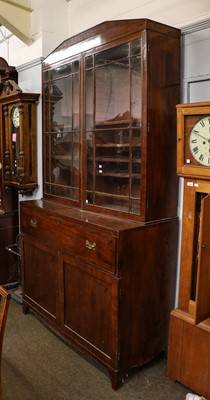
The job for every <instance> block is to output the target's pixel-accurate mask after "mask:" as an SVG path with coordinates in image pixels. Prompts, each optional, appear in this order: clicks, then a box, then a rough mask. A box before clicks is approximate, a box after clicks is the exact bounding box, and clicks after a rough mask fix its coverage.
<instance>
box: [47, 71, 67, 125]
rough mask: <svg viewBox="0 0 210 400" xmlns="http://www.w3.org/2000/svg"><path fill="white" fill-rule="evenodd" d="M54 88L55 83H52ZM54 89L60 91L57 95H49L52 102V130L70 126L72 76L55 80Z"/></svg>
mask: <svg viewBox="0 0 210 400" xmlns="http://www.w3.org/2000/svg"><path fill="white" fill-rule="evenodd" d="M53 86H54V88H55V85H53ZM56 89H57V91H59V92H60V95H59V97H57V98H55V97H54V96H53V94H51V95H50V102H52V103H53V113H52V126H51V129H52V130H53V131H59V130H65V129H71V128H72V77H71V76H68V77H66V78H63V79H59V80H57V81H56Z"/></svg>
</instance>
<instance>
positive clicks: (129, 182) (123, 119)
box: [85, 38, 142, 214]
mask: <svg viewBox="0 0 210 400" xmlns="http://www.w3.org/2000/svg"><path fill="white" fill-rule="evenodd" d="M141 47H142V46H141V38H138V39H136V40H133V41H131V42H126V43H123V44H121V45H119V46H116V47H113V48H109V49H107V50H104V51H100V52H98V53H95V54H93V55H88V56H86V57H85V87H86V129H85V138H86V168H85V170H86V190H85V204H86V205H87V207H88V206H96V207H103V208H106V209H112V210H117V211H124V212H127V213H131V214H139V213H140V193H141V86H142V85H141V81H142V77H141V69H142V67H141Z"/></svg>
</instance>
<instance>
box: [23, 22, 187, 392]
mask: <svg viewBox="0 0 210 400" xmlns="http://www.w3.org/2000/svg"><path fill="white" fill-rule="evenodd" d="M179 56H180V31H179V30H177V29H174V28H171V27H168V26H164V25H162V24H159V23H156V22H153V21H149V20H144V19H143V20H126V21H113V22H104V23H102V24H100V25H98V26H96V27H93V28H91V29H89V30H87V31H85V32H83V33H81V34H79V35H76V36H74V37H73V38H70V39H68V40H66V41H65V42H64V43H62V44H61V45H60V46H59V47H58V48H57V49H55V51H54V52H53V53H52V54H50V55H49V56H48V57H47V58H46V60H45V61H44V63H43V161H44V178H43V186H44V197H43V199H41V200H36V201H27V202H21V210H20V224H21V265H22V278H23V309H24V311H25V312H26V311H28V310H29V309H30V308H31V309H33V310H34V311H35V312H36V313H37V314H38V315H39V316H40V317H41V319H42V320H43V321H45V323H47V324H48V325H49V326H50V327H51V328H52V329H53V330H55V331H56V332H57V333H58V334H59V335H61V337H63V338H64V339H65V340H66V341H67V342H69V343H71V344H72V345H73V346H75V347H76V348H78V349H80V350H81V351H82V352H85V353H86V354H88V355H89V356H91V357H93V358H95V359H96V360H98V361H99V362H100V363H101V364H102V365H103V366H104V367H105V368H107V370H108V372H109V374H110V377H111V381H112V386H113V388H114V389H117V388H118V387H119V386H120V385H121V383H122V381H123V379H124V378H125V376H126V374H127V373H128V371H129V370H130V369H131V368H132V367H134V366H138V365H142V364H143V363H146V362H147V361H148V360H151V359H152V358H153V357H155V356H156V355H157V354H159V353H160V352H161V351H162V350H166V348H167V333H168V316H169V311H170V310H171V309H172V307H173V304H174V291H175V279H176V257H177V256H176V255H177V231H178V229H177V228H178V219H177V193H178V191H177V183H178V180H177V176H176V154H175V144H176V131H175V127H176V124H175V118H176V113H175V104H176V103H177V102H178V101H179V78H180V76H179V75H180V69H179Z"/></svg>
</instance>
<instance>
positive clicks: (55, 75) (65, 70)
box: [50, 64, 71, 80]
mask: <svg viewBox="0 0 210 400" xmlns="http://www.w3.org/2000/svg"><path fill="white" fill-rule="evenodd" d="M70 73H71V64H65V65H60V66H59V67H57V68H54V69H52V70H51V71H50V79H51V80H55V79H60V78H63V77H65V76H66V75H69V74H70Z"/></svg>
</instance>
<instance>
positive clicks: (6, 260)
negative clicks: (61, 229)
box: [0, 57, 19, 284]
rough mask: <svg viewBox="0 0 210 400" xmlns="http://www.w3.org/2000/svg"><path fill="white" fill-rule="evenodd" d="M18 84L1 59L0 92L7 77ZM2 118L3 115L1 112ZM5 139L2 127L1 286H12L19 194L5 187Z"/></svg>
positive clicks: (0, 167)
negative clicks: (9, 248) (12, 250)
mask: <svg viewBox="0 0 210 400" xmlns="http://www.w3.org/2000/svg"><path fill="white" fill-rule="evenodd" d="M8 75H9V76H10V79H12V80H13V81H16V82H17V71H16V69H15V68H14V67H11V66H9V65H8V63H7V62H6V60H4V59H3V58H1V57H0V91H1V90H2V88H3V82H4V79H5V78H6V76H8ZM0 118H1V121H2V114H1V110H0ZM3 138H4V129H3V127H2V124H1V125H0V259H1V266H0V284H10V283H13V282H16V281H17V258H16V257H15V256H14V255H13V254H11V253H8V251H7V250H6V249H5V247H6V246H7V245H10V244H12V243H15V242H16V237H17V235H18V233H19V224H18V193H17V192H16V191H14V190H13V189H12V188H11V187H5V186H4V179H3V162H4V156H3Z"/></svg>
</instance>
